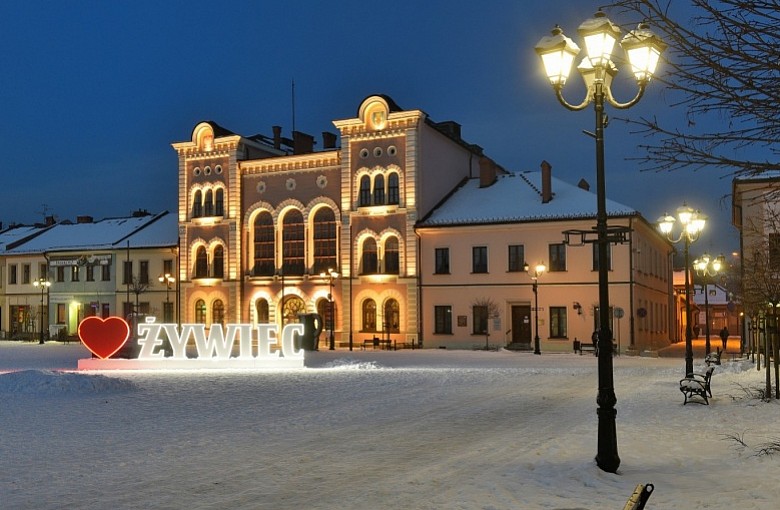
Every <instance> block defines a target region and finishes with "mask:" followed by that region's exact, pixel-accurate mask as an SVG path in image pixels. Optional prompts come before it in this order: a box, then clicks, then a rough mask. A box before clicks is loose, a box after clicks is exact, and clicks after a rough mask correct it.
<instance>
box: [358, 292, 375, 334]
mask: <svg viewBox="0 0 780 510" xmlns="http://www.w3.org/2000/svg"><path fill="white" fill-rule="evenodd" d="M362 308H363V327H362V329H361V330H362V331H376V303H375V302H374V300H373V299H366V300H365V301H363V307H362Z"/></svg>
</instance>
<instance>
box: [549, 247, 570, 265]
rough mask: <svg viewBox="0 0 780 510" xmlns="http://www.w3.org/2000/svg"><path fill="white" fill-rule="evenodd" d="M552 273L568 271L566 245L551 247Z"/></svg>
mask: <svg viewBox="0 0 780 510" xmlns="http://www.w3.org/2000/svg"><path fill="white" fill-rule="evenodd" d="M550 271H566V245H565V244H563V243H558V244H551V245H550Z"/></svg>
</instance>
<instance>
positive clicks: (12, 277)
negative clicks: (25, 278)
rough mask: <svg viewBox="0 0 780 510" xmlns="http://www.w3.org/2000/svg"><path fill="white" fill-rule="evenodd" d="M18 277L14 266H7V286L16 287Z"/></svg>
mask: <svg viewBox="0 0 780 510" xmlns="http://www.w3.org/2000/svg"><path fill="white" fill-rule="evenodd" d="M17 277H18V275H17V274H16V264H9V265H8V285H16V283H17V282H18V280H17Z"/></svg>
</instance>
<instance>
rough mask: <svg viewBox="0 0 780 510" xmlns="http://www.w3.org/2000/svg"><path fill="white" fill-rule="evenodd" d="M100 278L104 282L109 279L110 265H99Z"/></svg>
mask: <svg viewBox="0 0 780 510" xmlns="http://www.w3.org/2000/svg"><path fill="white" fill-rule="evenodd" d="M100 280H101V281H104V282H110V281H111V266H109V265H108V264H106V265H105V266H100Z"/></svg>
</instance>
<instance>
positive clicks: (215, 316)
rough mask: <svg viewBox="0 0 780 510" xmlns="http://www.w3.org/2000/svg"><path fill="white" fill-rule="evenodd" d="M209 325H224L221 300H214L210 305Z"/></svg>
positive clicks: (223, 305)
mask: <svg viewBox="0 0 780 510" xmlns="http://www.w3.org/2000/svg"><path fill="white" fill-rule="evenodd" d="M211 323H212V324H222V325H223V326H224V325H225V303H223V302H222V300H221V299H215V300H214V302H213V303H212V304H211Z"/></svg>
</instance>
